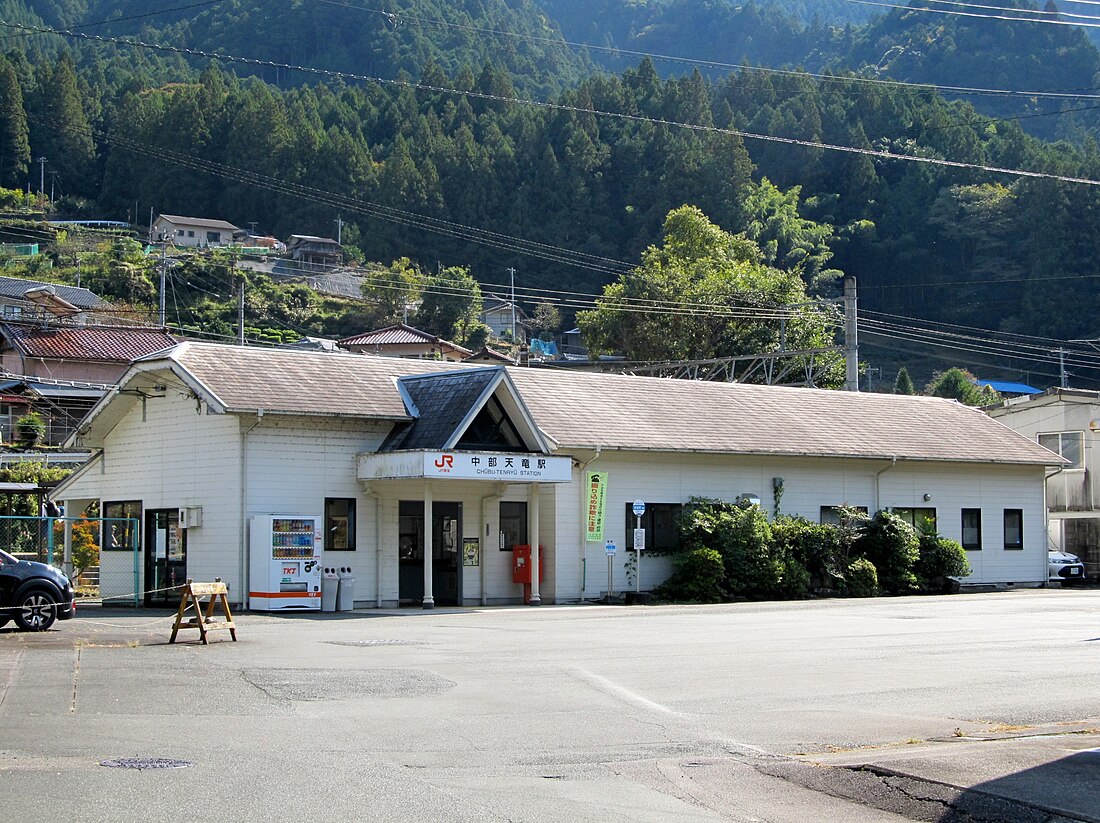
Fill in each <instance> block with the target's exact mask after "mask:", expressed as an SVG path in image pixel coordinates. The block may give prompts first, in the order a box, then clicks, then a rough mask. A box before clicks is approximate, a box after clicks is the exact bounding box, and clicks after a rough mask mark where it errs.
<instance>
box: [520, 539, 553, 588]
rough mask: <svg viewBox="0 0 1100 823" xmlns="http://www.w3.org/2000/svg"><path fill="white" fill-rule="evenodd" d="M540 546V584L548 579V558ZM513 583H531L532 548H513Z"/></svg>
mask: <svg viewBox="0 0 1100 823" xmlns="http://www.w3.org/2000/svg"><path fill="white" fill-rule="evenodd" d="M543 551H544V550H543V547H542V546H541V545H540V546H539V582H540V583H541V582H542V581H543V579H544V578H545V577H546V559H545V558H546V556H545V555H544V554H543ZM512 582H513V583H527V584H530V583H531V547H530V546H512Z"/></svg>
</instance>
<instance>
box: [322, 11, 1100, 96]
mask: <svg viewBox="0 0 1100 823" xmlns="http://www.w3.org/2000/svg"><path fill="white" fill-rule="evenodd" d="M319 2H321V3H325V4H327V5H331V6H338V7H341V8H347V9H352V10H355V11H362V12H367V13H370V14H377V15H380V16H382V17H384V18H385V19H387V20H390V21H397V22H398V23H399V22H404V21H408V20H411V21H413V22H414V23H416V24H418V25H422V26H424V25H427V26H436V27H447V28H455V29H460V30H463V31H472V32H475V33H478V34H488V35H492V36H496V37H508V38H512V39H516V40H523V41H529V42H537V43H545V44H548V45H555V46H564V47H567V48H576V49H585V50H588V51H596V52H602V53H605V54H610V55H612V56H623V55H625V56H628V57H632V58H639V57H646V58H649V59H650V60H655V61H659V62H668V63H680V64H683V65H689V66H700V67H705V68H715V69H721V70H723V71H728V72H734V71H742V72H750V73H755V74H770V75H776V76H784V77H812V78H814V79H815V80H820V81H823V82H825V83H846V84H847V83H855V84H863V85H868V86H884V87H895V88H912V89H917V90H920V91H936V92H939V93H940V94H960V95H977V96H983V95H995V96H1008V97H1023V98H1028V99H1031V98H1037V97H1040V98H1041V97H1050V98H1081V97H1085V98H1100V95H1097V94H1091V95H1082V94H1080V93H1078V92H1080V91H1096V88H1095V87H1091V88H1087V89H1080V90H1072V89H1070V90H1058V89H1053V90H1047V91H1041V90H1037V89H1036V90H1024V89H1019V90H1016V89H996V88H982V87H976V86H949V85H940V84H936V83H916V82H910V81H905V80H887V79H883V78H879V77H861V76H859V75H836V74H827V73H818V72H810V71H804V70H797V71H796V70H792V69H778V68H772V67H768V66H754V65H747V64H744V63H726V62H722V61H718V60H703V59H699V58H693V57H685V56H682V55H672V54H662V53H658V52H649V51H642V50H640V49H625V48H619V47H617V46H601V45H596V44H594V43H581V42H575V41H570V40H565V39H560V38H555V37H538V36H535V35H529V34H520V33H518V32H509V31H502V30H500V29H488V28H481V27H478V26H471V25H468V24H463V23H452V22H450V21H447V20H439V19H431V18H423V17H417V16H416V15H413V14H407V13H404V12H389V11H386V10H384V9H373V8H366V7H363V6H356V5H353V4H351V3H343V2H337V0H319ZM1096 2H1097V4H1100V0H1096Z"/></svg>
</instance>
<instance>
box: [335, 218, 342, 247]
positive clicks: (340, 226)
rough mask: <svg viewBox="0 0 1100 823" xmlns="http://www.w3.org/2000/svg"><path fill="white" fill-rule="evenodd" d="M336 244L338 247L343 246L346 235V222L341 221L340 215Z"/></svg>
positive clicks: (337, 222)
mask: <svg viewBox="0 0 1100 823" xmlns="http://www.w3.org/2000/svg"><path fill="white" fill-rule="evenodd" d="M335 222H336V243H337V245H343V235H344V221H343V220H341V219H340V215H336V221H335Z"/></svg>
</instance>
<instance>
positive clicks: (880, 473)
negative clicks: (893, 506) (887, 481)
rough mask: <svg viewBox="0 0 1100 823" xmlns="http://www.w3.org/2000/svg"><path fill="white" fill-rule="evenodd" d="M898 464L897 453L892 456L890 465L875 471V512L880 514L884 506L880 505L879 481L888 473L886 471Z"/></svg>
mask: <svg viewBox="0 0 1100 823" xmlns="http://www.w3.org/2000/svg"><path fill="white" fill-rule="evenodd" d="M897 464H898V457H897V455H894V456H893V457H891V458H890V465H889V466H883V467H882V468H881V469H879V470H878V471H877V472H875V514H878V513H879V512H880V511H882V506H881V505H880V498H881V494H880V492H881V483H880V482H879V481H880V480H881V479H882V476H883V475H884V474H886V472H888V471H890V469H892V468H894V466H896V465H897Z"/></svg>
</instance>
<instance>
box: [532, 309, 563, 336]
mask: <svg viewBox="0 0 1100 823" xmlns="http://www.w3.org/2000/svg"><path fill="white" fill-rule="evenodd" d="M530 326H531V330H532V331H534V332H535V333H536V334H538V335H539V338H540V339H543V340H550V339H552V338H553V334H554V332H556V331H557V330H558V329H560V328H561V312H560V311H558V307H557V306H555V305H554V304H553V303H536V304H535V313H534V316H533V317H532V318H531V322H530ZM544 335H545V337H544Z"/></svg>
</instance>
